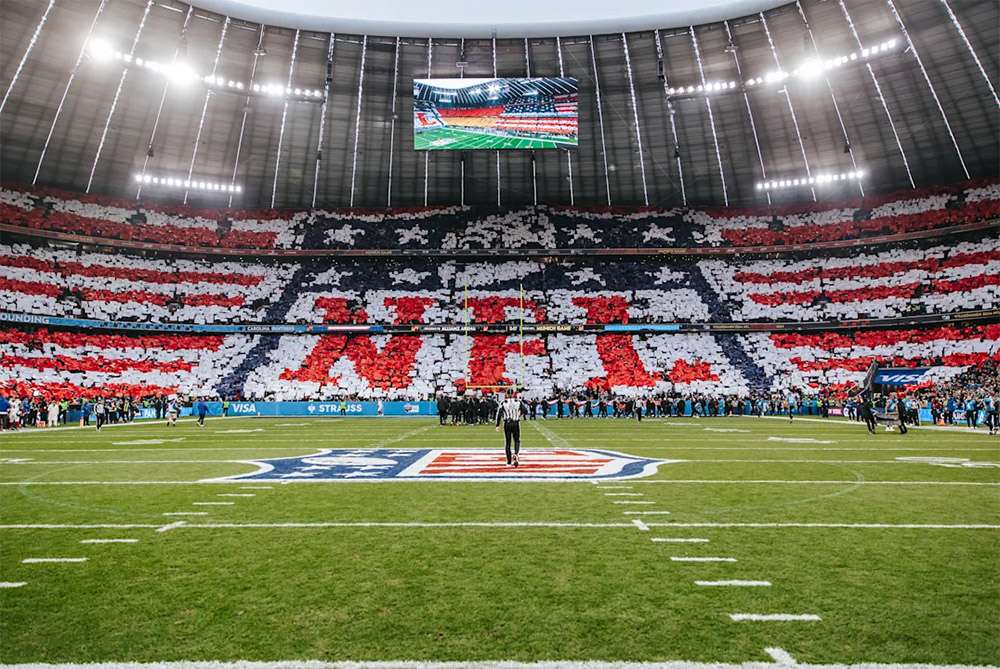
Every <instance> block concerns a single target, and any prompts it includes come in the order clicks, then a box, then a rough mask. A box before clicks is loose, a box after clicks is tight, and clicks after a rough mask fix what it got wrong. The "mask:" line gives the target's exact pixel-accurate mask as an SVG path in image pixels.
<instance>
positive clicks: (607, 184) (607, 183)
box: [587, 35, 611, 207]
mask: <svg viewBox="0 0 1000 669" xmlns="http://www.w3.org/2000/svg"><path fill="white" fill-rule="evenodd" d="M587 44H589V45H590V63H591V65H592V66H593V68H594V93H595V94H596V95H597V120H598V121H599V122H600V125H601V158H602V159H603V160H604V188H605V189H606V191H607V195H608V206H609V207H610V206H611V178H610V177H609V176H608V146H607V143H606V142H605V139H604V109H603V107H602V106H601V81H600V79H599V77H598V76H597V53H596V52H595V51H594V36H593V35H590V36H588V39H587Z"/></svg>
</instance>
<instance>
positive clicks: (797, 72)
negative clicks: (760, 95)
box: [666, 38, 899, 97]
mask: <svg viewBox="0 0 1000 669" xmlns="http://www.w3.org/2000/svg"><path fill="white" fill-rule="evenodd" d="M897 44H899V40H897V39H896V38H890V39H887V40H885V41H882V42H879V43H878V44H873V45H871V46H869V47H867V48H864V49H862V50H861V51H860V52H858V51H855V52H851V53H848V54H843V55H839V56H833V57H828V58H824V57H819V56H817V57H815V58H810V59H807V60H806V61H804V62H803V63H801V64H800V65H799V66H797V67H796V68H794V69H793V70H791V71H789V72H785V71H782V70H772V71H770V72H767V73H765V74H763V75H762V76H754V77H748V78H747V79H745V80H744V81H743V82H742V84H741V83H740V82H738V81H729V82H718V81H716V82H706V83H705V84H704V85H699V86H677V87H674V86H670V87H668V88H667V89H666V92H667V95H668V96H684V97H692V96H694V97H697V96H699V95H714V94H717V93H727V92H738V91H747V90H751V89H754V88H758V87H759V86H760V85H761V84H764V83H767V84H780V83H782V82H784V81H785V80H787V79H789V78H792V77H795V78H796V79H799V80H802V81H813V80H815V79H817V78H819V77H821V76H823V75H825V74H826V73H827V72H829V71H830V70H834V69H837V68H839V67H841V66H843V65H847V64H848V63H853V62H859V61H860V62H868V61H870V60H871V59H872V58H876V57H880V56H883V55H886V54H889V53H892V52H895V51H896V46H897Z"/></svg>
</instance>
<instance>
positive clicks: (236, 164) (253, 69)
mask: <svg viewBox="0 0 1000 669" xmlns="http://www.w3.org/2000/svg"><path fill="white" fill-rule="evenodd" d="M265 30H266V28H265V26H264V24H263V23H262V24H260V33H259V34H258V36H257V47H256V48H255V49H254V51H253V60H252V61H251V62H250V82H249V83H248V84H247V91H248V92H247V95H246V97H245V98H243V114H242V117H243V118H242V120H241V121H240V137H239V139H237V140H236V157H235V158H234V159H233V174H232V176H231V177H230V178H229V185H230V187H232V186H235V185H236V172H237V171H238V170H239V168H240V153H241V152H242V151H243V135H244V131H245V130H246V128H247V114H248V113H249V112H250V93H249V91H251V90H253V85H254V83H255V79H256V77H257V59H258V58H260V54H261V53H262V52H263V50H264V31H265ZM228 206H230V207H231V206H233V193H232V188H230V192H229V205H228Z"/></svg>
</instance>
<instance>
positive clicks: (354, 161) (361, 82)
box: [350, 35, 368, 208]
mask: <svg viewBox="0 0 1000 669" xmlns="http://www.w3.org/2000/svg"><path fill="white" fill-rule="evenodd" d="M367 55H368V35H365V36H364V37H362V38H361V67H360V68H358V69H359V73H358V108H357V111H356V112H355V113H354V153H353V156H352V157H351V204H350V206H351V207H352V208H353V207H354V183H355V180H356V179H357V175H358V137H360V131H361V96H362V94H363V93H364V90H365V57H366V56H367Z"/></svg>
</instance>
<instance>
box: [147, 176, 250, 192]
mask: <svg viewBox="0 0 1000 669" xmlns="http://www.w3.org/2000/svg"><path fill="white" fill-rule="evenodd" d="M134 179H135V182H136V183H137V184H142V185H144V186H161V187H163V188H183V189H185V190H200V191H208V192H215V193H242V192H243V187H242V186H235V185H233V184H224V183H218V182H216V181H202V180H200V179H181V178H177V177H161V176H153V175H152V174H136V175H135V177H134Z"/></svg>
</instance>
